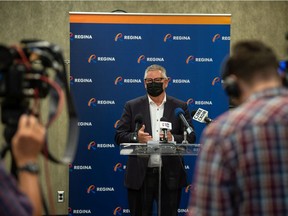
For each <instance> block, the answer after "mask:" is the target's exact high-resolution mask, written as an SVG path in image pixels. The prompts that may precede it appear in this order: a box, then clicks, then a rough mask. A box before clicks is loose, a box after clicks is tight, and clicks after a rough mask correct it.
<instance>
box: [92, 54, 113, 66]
mask: <svg viewBox="0 0 288 216" xmlns="http://www.w3.org/2000/svg"><path fill="white" fill-rule="evenodd" d="M115 61H116V60H115V57H113V56H110V57H109V56H98V57H97V56H96V55H95V54H92V55H90V56H89V58H88V63H94V64H95V63H97V62H115Z"/></svg>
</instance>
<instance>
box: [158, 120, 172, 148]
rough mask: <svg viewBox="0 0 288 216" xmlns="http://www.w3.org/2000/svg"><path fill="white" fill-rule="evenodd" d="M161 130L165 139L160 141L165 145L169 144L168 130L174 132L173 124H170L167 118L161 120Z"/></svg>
mask: <svg viewBox="0 0 288 216" xmlns="http://www.w3.org/2000/svg"><path fill="white" fill-rule="evenodd" d="M160 129H161V130H162V132H163V137H162V138H161V139H160V140H161V141H162V142H163V143H168V130H172V123H171V122H168V121H167V119H166V118H165V117H162V118H161V119H160Z"/></svg>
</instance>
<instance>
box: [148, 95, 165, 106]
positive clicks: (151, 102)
mask: <svg viewBox="0 0 288 216" xmlns="http://www.w3.org/2000/svg"><path fill="white" fill-rule="evenodd" d="M147 96H148V102H149V104H150V105H151V104H155V102H154V101H153V100H152V99H151V98H150V96H149V95H148V94H147ZM164 103H166V93H165V95H164V99H163V101H162V103H161V104H160V106H162V105H163V104H164Z"/></svg>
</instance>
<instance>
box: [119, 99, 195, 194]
mask: <svg viewBox="0 0 288 216" xmlns="http://www.w3.org/2000/svg"><path fill="white" fill-rule="evenodd" d="M178 107H179V108H182V109H183V110H184V112H185V118H186V119H187V121H188V123H189V124H190V125H191V126H192V119H191V116H190V113H189V109H188V106H187V104H186V103H185V102H183V101H180V100H178V99H176V98H174V97H171V96H168V95H167V96H166V103H165V104H164V113H163V117H165V118H166V119H167V121H168V122H171V123H172V130H171V133H172V135H173V136H174V140H175V141H176V143H181V142H182V141H183V139H184V136H183V133H184V124H183V123H182V121H181V120H180V118H179V117H177V116H175V114H174V111H175V109H176V108H178ZM137 114H141V115H142V116H143V124H145V132H148V133H149V134H151V135H152V130H151V119H150V111H149V101H148V96H147V95H145V96H142V97H138V98H135V99H133V100H130V101H128V102H127V103H126V104H125V106H124V111H123V114H122V117H121V119H120V122H119V124H118V127H117V129H116V134H115V141H116V143H117V144H118V145H119V144H120V143H131V142H133V141H132V140H131V133H133V132H134V129H135V122H134V120H135V116H136V115H137ZM192 127H193V126H192ZM187 140H188V142H189V143H194V142H195V133H194V132H193V133H191V134H190V135H188V136H187ZM148 160H149V157H145V156H139V157H138V156H129V158H128V161H127V165H126V175H125V182H124V184H125V186H126V187H127V188H130V189H140V187H141V186H142V184H143V181H144V178H145V174H146V168H147V165H148ZM162 165H163V167H162V172H163V174H164V178H165V182H166V184H167V186H168V187H169V188H170V189H175V188H181V187H184V186H186V185H187V182H186V172H185V169H184V164H183V158H182V157H180V156H162Z"/></svg>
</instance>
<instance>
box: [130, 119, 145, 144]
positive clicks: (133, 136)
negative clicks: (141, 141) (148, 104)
mask: <svg viewBox="0 0 288 216" xmlns="http://www.w3.org/2000/svg"><path fill="white" fill-rule="evenodd" d="M134 122H135V130H134V132H133V133H132V134H131V140H132V142H138V131H139V129H140V128H141V126H142V123H143V116H142V115H141V114H137V115H136V116H135V118H134Z"/></svg>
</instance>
